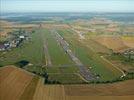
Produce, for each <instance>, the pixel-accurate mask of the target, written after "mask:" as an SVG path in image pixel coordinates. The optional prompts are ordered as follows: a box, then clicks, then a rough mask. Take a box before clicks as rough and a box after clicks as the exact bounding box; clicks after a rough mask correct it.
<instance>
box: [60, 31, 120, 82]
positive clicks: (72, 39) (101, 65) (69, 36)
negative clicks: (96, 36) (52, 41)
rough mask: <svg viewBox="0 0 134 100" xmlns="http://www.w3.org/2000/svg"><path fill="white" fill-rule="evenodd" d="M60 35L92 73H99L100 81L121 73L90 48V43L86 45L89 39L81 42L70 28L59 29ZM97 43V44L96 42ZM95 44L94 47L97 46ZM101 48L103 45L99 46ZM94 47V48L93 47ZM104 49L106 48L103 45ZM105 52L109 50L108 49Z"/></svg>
mask: <svg viewBox="0 0 134 100" xmlns="http://www.w3.org/2000/svg"><path fill="white" fill-rule="evenodd" d="M58 32H59V34H60V35H61V36H63V37H64V39H65V40H66V41H68V43H69V44H70V47H71V49H72V50H73V52H75V54H76V56H78V58H79V59H80V60H81V61H82V62H83V63H84V65H85V66H87V67H88V68H90V67H92V68H91V69H90V70H91V71H92V72H93V73H96V74H99V75H100V81H106V80H114V79H116V78H118V77H120V76H121V75H122V73H121V72H120V71H118V70H117V69H115V68H114V67H113V66H112V65H111V64H109V63H107V62H106V61H104V60H103V59H102V58H101V57H100V56H99V55H98V54H97V53H95V52H94V51H95V50H93V49H92V45H89V47H87V44H88V43H90V42H89V41H88V42H86V44H85V42H84V43H82V42H80V41H79V40H78V36H77V35H76V34H74V33H73V32H71V31H70V30H59V31H58ZM97 45H98V44H97ZM97 45H96V47H97ZM101 48H103V46H102V47H101ZM94 49H96V48H94ZM104 49H105V50H107V49H106V48H105V47H104ZM106 52H109V51H108V50H107V51H106Z"/></svg>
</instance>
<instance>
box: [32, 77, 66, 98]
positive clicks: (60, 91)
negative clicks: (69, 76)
mask: <svg viewBox="0 0 134 100" xmlns="http://www.w3.org/2000/svg"><path fill="white" fill-rule="evenodd" d="M34 100H65V95H64V86H63V85H43V80H42V79H40V81H39V82H38V85H37V87H36V92H35V95H34Z"/></svg>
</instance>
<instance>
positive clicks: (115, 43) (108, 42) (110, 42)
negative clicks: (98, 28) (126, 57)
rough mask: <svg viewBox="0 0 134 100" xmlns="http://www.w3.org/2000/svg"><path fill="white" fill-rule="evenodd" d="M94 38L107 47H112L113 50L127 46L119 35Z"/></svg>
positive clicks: (119, 49)
mask: <svg viewBox="0 0 134 100" xmlns="http://www.w3.org/2000/svg"><path fill="white" fill-rule="evenodd" d="M94 40H95V41H97V42H98V43H100V44H102V45H104V46H106V47H107V48H109V49H112V50H113V51H114V52H120V51H122V50H126V49H128V48H129V47H128V46H127V45H126V44H124V42H123V41H122V39H121V37H118V36H97V37H95V39H94Z"/></svg>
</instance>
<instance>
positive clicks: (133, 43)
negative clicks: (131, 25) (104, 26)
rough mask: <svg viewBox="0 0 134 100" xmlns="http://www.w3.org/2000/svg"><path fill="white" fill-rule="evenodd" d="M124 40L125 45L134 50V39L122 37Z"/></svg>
mask: <svg viewBox="0 0 134 100" xmlns="http://www.w3.org/2000/svg"><path fill="white" fill-rule="evenodd" d="M122 39H123V42H124V44H125V45H127V46H128V47H131V48H134V37H122Z"/></svg>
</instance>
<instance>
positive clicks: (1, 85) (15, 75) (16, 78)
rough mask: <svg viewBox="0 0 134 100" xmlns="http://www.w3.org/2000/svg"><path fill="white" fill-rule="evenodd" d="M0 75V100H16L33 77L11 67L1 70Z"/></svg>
mask: <svg viewBox="0 0 134 100" xmlns="http://www.w3.org/2000/svg"><path fill="white" fill-rule="evenodd" d="M0 73H1V76H0V77H1V78H0V98H1V100H18V99H19V98H20V96H21V95H22V93H23V91H24V90H25V88H26V86H27V85H28V84H29V83H30V81H31V80H32V78H33V75H31V74H29V73H26V72H25V71H23V70H20V69H19V68H16V67H13V66H8V67H3V68H1V69H0ZM7 73H9V74H7Z"/></svg>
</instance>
